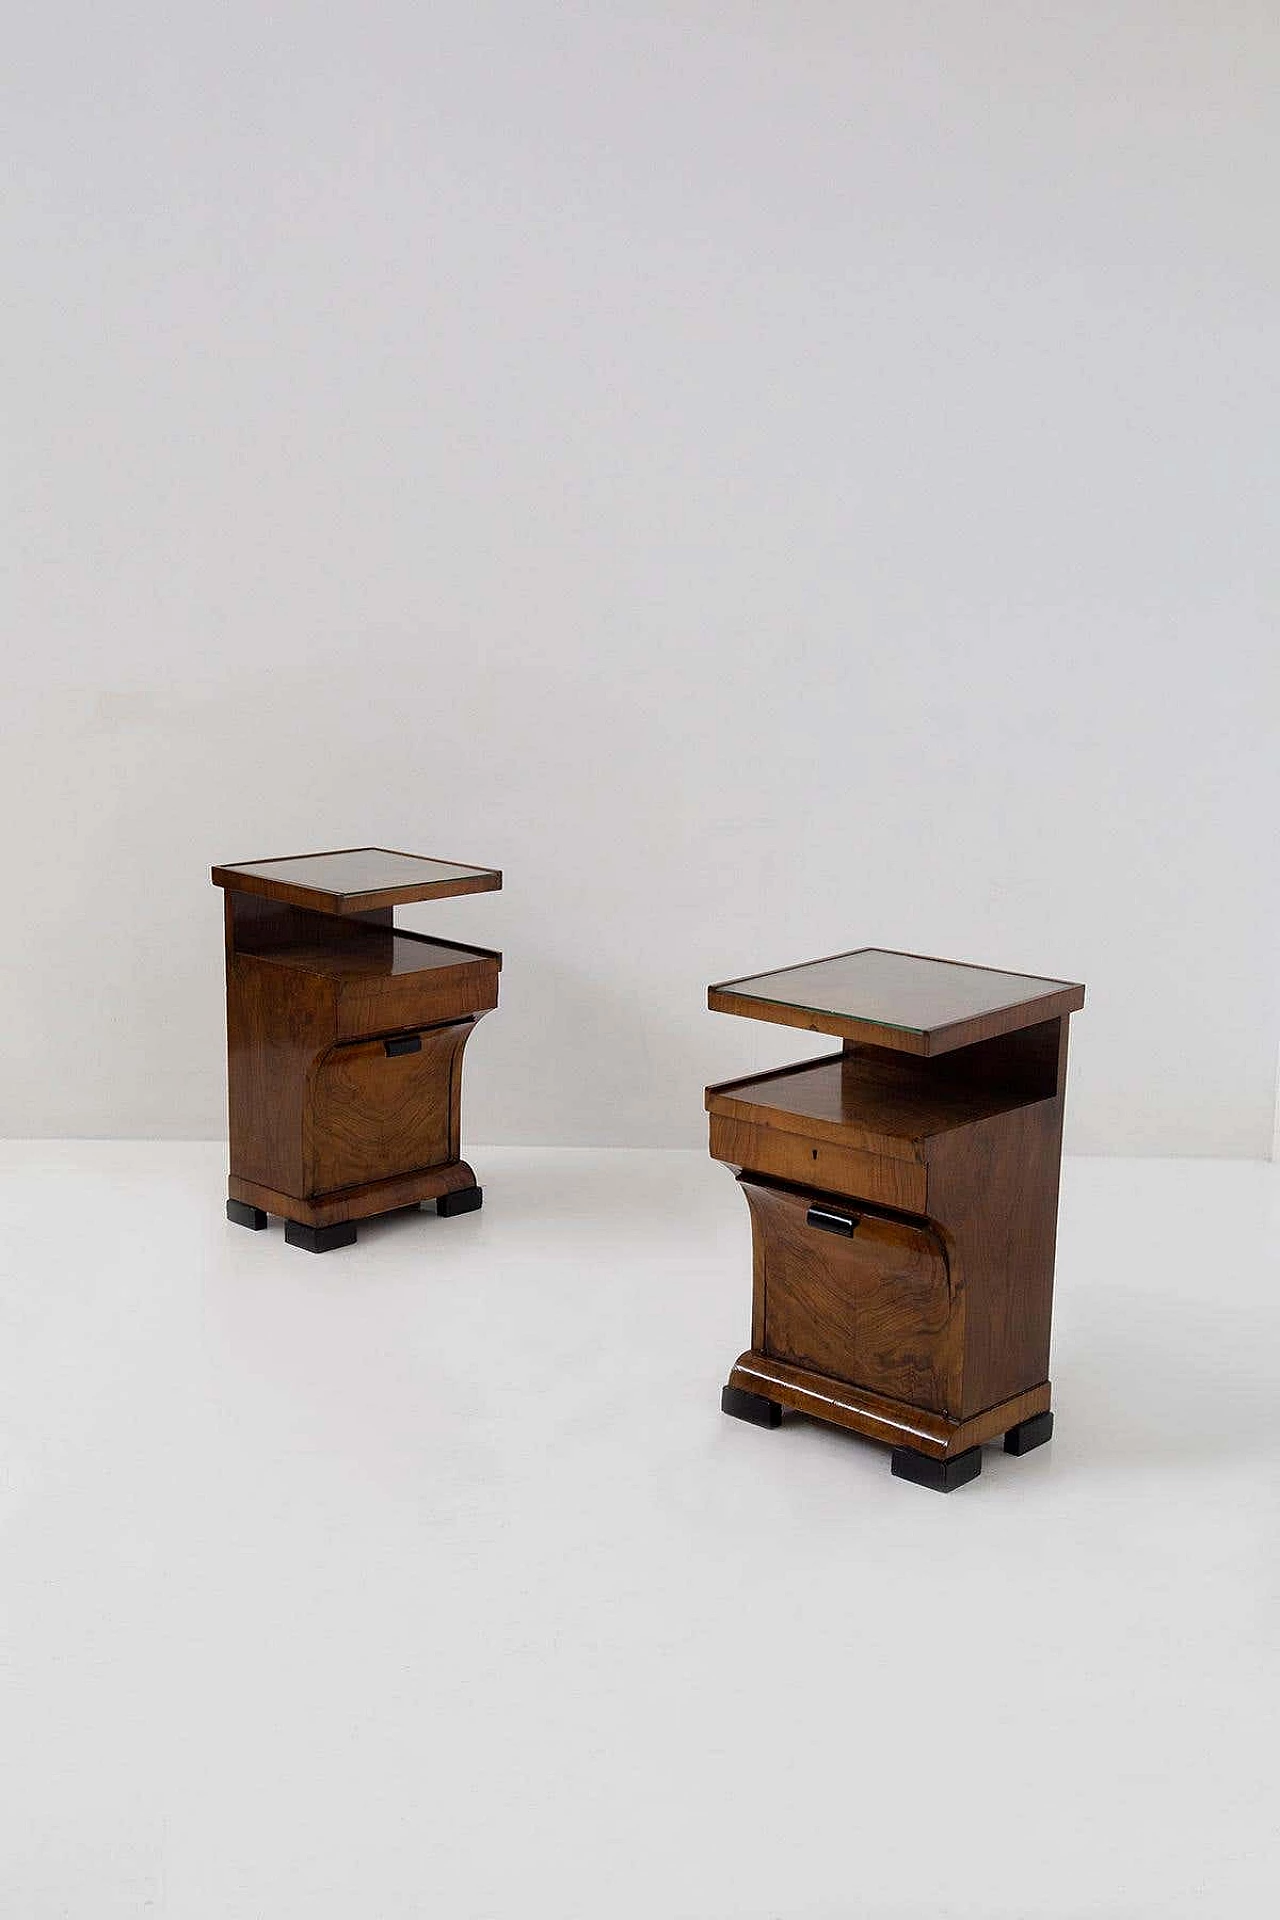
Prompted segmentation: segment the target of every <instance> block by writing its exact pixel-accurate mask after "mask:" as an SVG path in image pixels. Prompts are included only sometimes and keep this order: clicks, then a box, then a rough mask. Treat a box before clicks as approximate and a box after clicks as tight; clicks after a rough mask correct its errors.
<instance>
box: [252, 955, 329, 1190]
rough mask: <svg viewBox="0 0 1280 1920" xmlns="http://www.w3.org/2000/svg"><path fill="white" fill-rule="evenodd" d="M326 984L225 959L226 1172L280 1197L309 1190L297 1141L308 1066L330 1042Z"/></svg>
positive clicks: (265, 964) (259, 963)
mask: <svg viewBox="0 0 1280 1920" xmlns="http://www.w3.org/2000/svg"><path fill="white" fill-rule="evenodd" d="M333 1003H334V996H333V987H332V983H331V982H330V981H327V980H325V979H323V978H322V977H321V976H320V975H317V974H307V973H303V972H301V971H299V970H296V969H294V968H290V967H281V966H277V965H275V964H274V963H273V962H271V961H266V960H257V959H255V958H254V957H253V956H252V955H251V954H245V953H236V952H235V951H229V952H228V954H227V1109H228V1122H229V1131H230V1137H231V1171H232V1173H233V1174H235V1175H237V1176H238V1177H239V1178H240V1179H242V1180H252V1181H255V1182H256V1183H258V1184H259V1185H261V1186H265V1187H274V1188H276V1189H277V1190H278V1191H280V1192H281V1193H293V1194H304V1193H305V1192H306V1191H307V1179H306V1167H305V1164H304V1154H303V1141H304V1134H305V1126H304V1115H305V1106H306V1101H307V1097H308V1075H309V1072H310V1069H311V1064H312V1062H313V1061H314V1060H315V1058H316V1057H317V1055H318V1054H321V1053H323V1052H324V1050H325V1049H326V1047H328V1046H330V1045H331V1044H332V1042H333V1040H334V1037H335V1034H334V1026H335V1021H334V1004H333Z"/></svg>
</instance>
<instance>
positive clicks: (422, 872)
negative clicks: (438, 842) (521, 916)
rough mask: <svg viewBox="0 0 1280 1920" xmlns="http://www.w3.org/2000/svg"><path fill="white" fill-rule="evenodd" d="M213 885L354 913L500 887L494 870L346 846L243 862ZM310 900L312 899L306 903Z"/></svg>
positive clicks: (220, 872) (225, 869)
mask: <svg viewBox="0 0 1280 1920" xmlns="http://www.w3.org/2000/svg"><path fill="white" fill-rule="evenodd" d="M213 879H214V883H215V884H216V885H217V886H220V887H230V888H232V889H236V888H239V889H240V890H241V891H244V892H249V893H258V894H266V895H267V896H268V898H271V899H277V900H292V901H293V902H294V903H295V904H298V905H304V906H306V905H310V906H318V907H321V908H322V909H323V910H325V911H328V912H330V913H355V912H360V911H361V910H362V908H361V903H362V902H367V903H368V904H369V905H370V906H373V905H376V904H378V903H379V902H381V903H383V904H386V905H402V904H408V903H409V902H411V901H414V900H430V899H438V898H444V897H445V896H447V895H449V894H457V893H487V892H490V891H492V890H493V889H495V888H497V887H500V886H501V885H502V875H501V873H500V872H499V871H498V869H497V868H496V867H468V866H462V865H461V864H459V863H458V862H456V861H452V860H430V859H427V858H426V857H425V856H424V855H422V854H417V853H397V852H395V851H394V850H393V849H392V848H390V847H344V848H341V849H339V850H338V851H336V852H334V853H302V854H294V855H290V856H289V857H287V858H284V859H280V860H242V861H238V862H236V863H235V864H233V865H229V866H221V867H215V868H214V869H213ZM308 895H311V896H313V898H311V899H308V898H307V896H308Z"/></svg>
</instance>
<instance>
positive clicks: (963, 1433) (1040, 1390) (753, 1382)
mask: <svg viewBox="0 0 1280 1920" xmlns="http://www.w3.org/2000/svg"><path fill="white" fill-rule="evenodd" d="M259 1204H261V1202H259ZM729 1385H730V1387H733V1388H736V1389H737V1390H738V1392H740V1393H749V1394H755V1395H757V1396H758V1397H760V1398H762V1399H765V1400H772V1401H773V1402H774V1403H775V1405H777V1406H780V1407H792V1408H794V1410H795V1411H796V1412H797V1413H807V1414H809V1415H810V1416H811V1417H812V1418H813V1419H815V1420H827V1421H830V1423H831V1424H832V1426H836V1427H848V1428H850V1429H851V1431H852V1432H854V1433H864V1434H866V1436H867V1437H868V1439H870V1440H883V1441H886V1442H887V1443H888V1444H889V1445H890V1446H894V1447H911V1448H913V1449H914V1450H915V1452H916V1453H923V1454H928V1455H929V1456H930V1457H931V1458H932V1459H935V1460H945V1459H948V1458H950V1457H951V1456H952V1455H954V1454H958V1453H967V1452H968V1451H969V1449H970V1448H971V1447H980V1446H981V1445H982V1444H983V1442H984V1441H987V1440H996V1439H998V1438H999V1437H1000V1435H1001V1434H1002V1433H1008V1432H1009V1431H1010V1430H1011V1429H1012V1428H1014V1427H1016V1426H1018V1425H1019V1424H1020V1423H1021V1422H1022V1421H1024V1420H1029V1419H1031V1418H1032V1417H1033V1415H1035V1414H1039V1413H1047V1412H1048V1410H1049V1400H1050V1388H1049V1382H1048V1381H1047V1380H1044V1381H1042V1382H1041V1384H1040V1385H1039V1386H1038V1387H1030V1388H1028V1390H1027V1391H1026V1392H1025V1393H1019V1394H1016V1395H1015V1396H1014V1398H1013V1399H1012V1400H1003V1401H1001V1402H1000V1404H999V1405H998V1406H994V1407H987V1408H986V1409H985V1410H984V1411H983V1412H982V1413H977V1414H974V1415H973V1417H972V1418H971V1419H968V1420H953V1419H951V1418H950V1416H949V1415H948V1414H945V1413H929V1412H927V1411H926V1410H925V1409H924V1408H923V1407H911V1406H907V1405H906V1404H905V1403H904V1402H903V1401H901V1400H887V1399H885V1398H884V1397H883V1396H882V1395H880V1394H878V1393H868V1392H867V1390H866V1389H865V1388H863V1387H855V1386H851V1385H850V1384H849V1382H848V1381H847V1380H830V1379H828V1378H827V1377H826V1375H825V1374H821V1373H807V1372H805V1370H804V1369H803V1368H802V1367H791V1366H788V1365H787V1364H786V1362H785V1361H782V1360H771V1359H770V1358H769V1356H768V1355H767V1354H764V1353H754V1352H751V1351H748V1352H747V1353H744V1354H742V1355H740V1356H739V1358H738V1360H737V1362H736V1364H735V1366H734V1369H733V1371H732V1373H731V1374H730V1375H729ZM1046 1437H1047V1436H1046Z"/></svg>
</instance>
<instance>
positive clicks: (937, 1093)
mask: <svg viewBox="0 0 1280 1920" xmlns="http://www.w3.org/2000/svg"><path fill="white" fill-rule="evenodd" d="M1083 1004H1084V988H1083V987H1081V986H1077V985H1074V984H1073V983H1071V982H1069V981H1065V980H1042V979H1037V978H1034V977H1031V976H1028V975H1025V974H1014V973H1001V972H997V971H995V970H993V969H992V968H989V967H974V966H966V965H963V964H961V963H959V962H956V961H950V960H931V959H926V958H924V957H923V956H921V955H918V954H907V953H888V952H884V951H882V950H880V949H879V948H875V947H868V948H863V949H862V950H861V951H859V952H856V953H845V954H837V955H835V956H834V957H833V958H831V959H828V960H815V961H812V962H810V963H809V964H808V965H805V966H797V967H788V968H786V969H784V970H782V971H780V972H777V973H766V974H758V975H755V976H753V977H751V978H749V979H744V980H728V981H725V982H723V983H722V984H721V985H720V986H715V987H712V988H711V989H710V991H709V994H708V1005H709V1006H711V1007H712V1008H713V1009H716V1010H718V1011H720V1012H724V1013H740V1014H745V1015H747V1016H749V1017H750V1018H752V1019H755V1020H768V1021H773V1022H776V1023H777V1024H779V1025H782V1026H790V1027H804V1028H808V1029H810V1030H811V1031H814V1032H817V1033H830V1034H834V1035H837V1036H839V1037H840V1038H841V1039H842V1040H843V1042H844V1045H843V1048H842V1050H841V1051H840V1052H839V1053H833V1054H829V1055H827V1056H826V1057H825V1058H823V1059H820V1060H816V1061H809V1060H806V1061H804V1062H802V1063H801V1064H800V1065H798V1066H793V1067H782V1068H779V1069H778V1070H777V1071H775V1072H773V1073H763V1074H756V1075H753V1076H752V1077H750V1078H748V1079H744V1080H730V1081H726V1082H725V1083H724V1084H723V1085H722V1086H716V1087H709V1088H708V1089H707V1101H706V1104H707V1109H708V1111H709V1113H710V1115H711V1153H712V1156H713V1157H714V1158H715V1159H717V1160H724V1161H727V1162H728V1163H729V1164H730V1165H731V1166H733V1167H736V1168H738V1169H740V1171H739V1173H738V1178H739V1180H740V1181H741V1183H742V1189H743V1192H744V1193H745V1195H746V1198H747V1203H748V1205H749V1207H750V1209H751V1226H752V1238H753V1245H754V1269H755V1278H754V1304H753V1309H752V1322H751V1346H750V1347H749V1349H748V1350H747V1352H746V1353H744V1354H742V1355H741V1357H740V1358H739V1359H738V1361H737V1363H736V1364H735V1366H734V1368H733V1371H732V1372H731V1373H730V1375H729V1384H728V1386H727V1387H726V1388H725V1389H724V1393H723V1395H722V1400H721V1404H722V1406H723V1408H724V1411H725V1412H726V1413H730V1414H734V1415H736V1416H737V1417H738V1418H739V1419H742V1420H750V1421H752V1422H754V1423H755V1424H756V1425H758V1426H767V1427H773V1426H777V1425H778V1423H779V1421H780V1420H781V1417H782V1409H783V1408H784V1407H791V1408H794V1409H796V1410H797V1411H799V1412H801V1413H807V1414H810V1415H812V1416H813V1417H814V1418H815V1419H818V1420H828V1421H831V1422H832V1423H833V1424H834V1425H836V1426H842V1427H851V1428H853V1430H854V1431H855V1432H857V1433H863V1434H868V1435H870V1437H871V1438H873V1439H876V1440H886V1441H889V1442H890V1443H891V1444H892V1446H893V1449H894V1452H893V1460H892V1467H893V1471H894V1473H895V1474H898V1475H900V1476H901V1477H902V1478H903V1479H907V1480H915V1481H917V1482H919V1483H920V1484H921V1485H923V1486H930V1487H936V1488H939V1489H940V1490H942V1491H944V1492H950V1491H951V1490H952V1488H954V1487H958V1486H963V1485H964V1483H965V1482H966V1481H967V1480H972V1479H973V1478H974V1477H975V1475H976V1474H977V1473H978V1472H979V1471H980V1470H981V1467H982V1445H983V1442H984V1441H987V1440H994V1439H995V1438H997V1437H998V1436H999V1435H1001V1434H1003V1435H1004V1444H1005V1447H1006V1450H1007V1451H1009V1452H1010V1453H1026V1452H1028V1451H1029V1450H1030V1449H1031V1448H1032V1447H1036V1446H1040V1445H1041V1444H1043V1442H1044V1441H1046V1440H1047V1439H1048V1438H1049V1436H1050V1434H1051V1433H1052V1431H1053V1415H1052V1413H1051V1412H1050V1410H1049V1403H1050V1392H1049V1380H1048V1371H1049V1325H1050V1316H1051V1312H1052V1304H1053V1258H1054V1239H1055V1232H1056V1226H1057V1211H1058V1170H1059V1163H1060V1159H1061V1151H1062V1113H1063V1099H1064V1095H1065V1091H1066V1078H1067V1023H1068V1019H1069V1016H1070V1015H1071V1014H1072V1013H1073V1012H1074V1011H1075V1010H1076V1009H1077V1008H1078V1007H1080V1006H1083Z"/></svg>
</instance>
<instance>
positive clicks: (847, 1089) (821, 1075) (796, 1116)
mask: <svg viewBox="0 0 1280 1920" xmlns="http://www.w3.org/2000/svg"><path fill="white" fill-rule="evenodd" d="M1024 1099H1025V1095H1023V1094H1022V1093H1021V1092H1015V1091H1013V1090H1011V1089H1009V1088H1006V1087H1002V1086H999V1085H996V1084H994V1083H992V1082H984V1083H980V1084H978V1085H974V1084H971V1083H970V1081H968V1080H967V1079H965V1078H963V1077H962V1076H961V1075H960V1074H958V1073H956V1072H954V1071H951V1070H950V1069H949V1068H948V1070H943V1071H940V1070H939V1068H938V1067H937V1066H936V1065H930V1064H928V1063H926V1062H924V1061H918V1060H913V1059H910V1058H908V1057H905V1056H904V1055H902V1054H900V1053H892V1052H889V1051H888V1050H886V1049H885V1048H882V1047H869V1046H863V1045H860V1044H859V1045H857V1046H850V1047H847V1048H846V1049H845V1051H844V1052H843V1053H833V1054H828V1055H827V1056H826V1058H825V1059H822V1060H814V1061H803V1062H801V1064H800V1065H799V1066H794V1067H787V1068H778V1069H775V1070H774V1071H773V1072H772V1073H764V1074H752V1075H749V1076H747V1077H746V1078H744V1079H742V1080H728V1081H724V1082H722V1083H721V1084H720V1085H719V1086H716V1087H708V1089H707V1095H706V1103H707V1107H708V1110H709V1111H710V1112H712V1113H721V1114H724V1115H726V1116H727V1117H729V1118H731V1119H737V1120H748V1121H751V1122H752V1123H753V1124H755V1125H757V1126H768V1127H777V1128H779V1129H781V1130H782V1131H783V1132H789V1133H798V1134H801V1135H803V1136H804V1138H806V1139H812V1140H828V1141H830V1142H831V1143H832V1144H833V1145H836V1146H841V1147H855V1148H857V1149H859V1150H860V1151H861V1152H864V1153H873V1154H883V1155H885V1156H887V1157H888V1158H889V1159H891V1160H914V1161H919V1162H923V1161H924V1159H925V1157H926V1152H927V1148H928V1143H929V1141H930V1140H931V1139H933V1138H934V1137H935V1136H936V1135H938V1134H941V1133H949V1132H952V1131H953V1130H954V1129H955V1128H957V1127H967V1126H971V1125H972V1124H973V1122H974V1121H975V1120H985V1119H987V1118H988V1117H989V1116H990V1115H992V1114H997V1113H1005V1112H1008V1111H1009V1109H1010V1108H1013V1107H1017V1106H1020V1105H1021V1104H1022V1103H1023V1101H1024Z"/></svg>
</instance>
